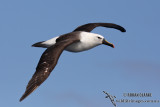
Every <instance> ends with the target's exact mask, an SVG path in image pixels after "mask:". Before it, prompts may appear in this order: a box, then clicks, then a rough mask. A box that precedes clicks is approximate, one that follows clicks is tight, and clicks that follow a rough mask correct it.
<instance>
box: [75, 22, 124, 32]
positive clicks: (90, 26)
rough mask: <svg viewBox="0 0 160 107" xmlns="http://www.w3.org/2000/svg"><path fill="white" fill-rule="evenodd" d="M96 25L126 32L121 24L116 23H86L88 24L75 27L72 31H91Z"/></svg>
mask: <svg viewBox="0 0 160 107" xmlns="http://www.w3.org/2000/svg"><path fill="white" fill-rule="evenodd" d="M96 27H107V28H114V29H117V30H120V31H121V32H126V30H125V29H124V28H123V27H122V26H120V25H116V24H113V23H88V24H85V25H82V26H79V27H77V28H76V29H75V30H74V32H75V31H86V32H91V31H92V30H93V29H94V28H96Z"/></svg>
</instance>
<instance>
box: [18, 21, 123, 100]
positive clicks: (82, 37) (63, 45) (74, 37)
mask: <svg viewBox="0 0 160 107" xmlns="http://www.w3.org/2000/svg"><path fill="white" fill-rule="evenodd" d="M96 27H106V28H114V29H117V30H119V31H121V32H126V30H125V29H124V28H123V27H122V26H120V25H117V24H114V23H88V24H84V25H81V26H79V27H77V28H76V29H75V30H73V31H72V32H70V33H67V34H63V35H60V36H57V37H54V38H52V39H49V40H47V41H41V42H37V43H35V44H33V45H32V47H42V48H47V49H46V50H45V51H44V52H43V54H42V55H41V58H40V60H39V62H38V64H37V67H36V71H35V73H34V74H33V76H32V78H31V79H30V81H29V82H28V85H27V86H26V90H25V92H24V94H23V95H22V97H21V98H20V100H19V101H20V102H21V101H22V100H24V99H25V98H26V97H27V96H28V95H30V94H31V93H32V92H33V91H34V90H36V89H37V88H38V87H39V86H40V85H41V84H42V83H43V82H44V81H45V80H46V79H47V78H48V77H49V75H50V73H51V72H52V70H53V69H54V68H55V66H56V64H57V62H58V59H59V57H60V55H61V54H62V52H63V51H64V50H66V51H69V52H73V53H75V52H81V51H85V50H89V49H91V48H94V47H96V46H98V45H101V44H104V45H108V46H110V47H112V48H114V45H113V44H112V43H110V42H108V41H107V40H106V39H105V38H104V37H103V36H102V35H100V34H96V33H91V31H92V30H93V29H94V28H96Z"/></svg>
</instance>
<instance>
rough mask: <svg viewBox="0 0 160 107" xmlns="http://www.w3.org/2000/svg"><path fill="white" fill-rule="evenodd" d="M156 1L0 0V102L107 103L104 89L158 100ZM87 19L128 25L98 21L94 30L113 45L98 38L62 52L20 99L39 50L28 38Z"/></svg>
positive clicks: (74, 106)
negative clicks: (90, 46)
mask: <svg viewBox="0 0 160 107" xmlns="http://www.w3.org/2000/svg"><path fill="white" fill-rule="evenodd" d="M159 4H160V1H159V0H132V1H129V0H119V1H113V0H112V1H111V0H96V1H93V0H79V1H77V0H54V1H53V0H25V1H24V0H0V35H1V36H0V37H1V42H0V48H1V55H0V60H1V61H0V65H1V75H0V84H1V92H0V102H1V103H0V106H1V107H2V106H3V107H11V106H14V107H35V106H38V107H44V106H45V107H107V106H109V107H112V106H113V105H112V103H111V102H110V101H109V99H106V98H105V94H104V93H103V92H102V91H107V92H108V93H110V94H111V95H115V96H116V97H117V98H116V99H123V98H124V97H123V93H133V92H134V93H152V97H151V98H132V99H136V100H137V99H141V100H145V99H153V100H160V91H159V90H160V85H159V81H160V78H159V76H160V57H159V55H160V49H159V46H160V43H159V40H160V33H159V31H160V30H159V25H160V21H159V19H160V14H159V10H160V7H159ZM92 22H108V23H116V24H119V25H121V26H123V27H124V28H126V30H127V32H126V33H121V32H120V31H117V30H115V29H106V28H101V27H100V28H96V29H95V30H93V32H94V33H99V34H101V35H103V36H104V37H105V38H106V39H107V40H108V41H109V42H111V43H113V44H114V45H115V48H114V49H113V48H111V47H107V46H103V45H102V46H98V47H96V48H94V49H91V50H89V51H85V52H80V53H70V52H66V51H65V52H63V54H62V55H61V57H60V59H59V62H58V64H57V66H56V68H55V69H54V71H53V72H52V73H51V75H50V77H49V78H48V79H47V80H46V81H45V82H44V83H43V84H42V85H41V86H40V87H39V88H38V89H37V90H36V91H35V92H33V93H32V94H31V95H30V96H28V97H27V98H26V99H25V100H24V101H22V102H19V98H20V97H21V95H22V94H23V92H24V91H25V87H26V85H27V83H28V81H29V80H30V78H31V77H32V74H33V73H34V72H35V68H36V66H37V63H38V61H39V58H40V56H41V54H42V53H43V51H44V50H45V49H42V48H33V47H31V45H32V44H33V43H35V42H39V41H43V40H47V39H50V38H52V37H55V36H58V35H61V34H65V33H68V32H71V31H72V30H74V29H75V28H76V27H77V26H79V25H82V24H86V23H92ZM128 99H131V98H129V97H128ZM117 106H118V107H128V106H129V107H135V106H136V107H143V106H145V107H159V106H160V103H140V104H137V103H117Z"/></svg>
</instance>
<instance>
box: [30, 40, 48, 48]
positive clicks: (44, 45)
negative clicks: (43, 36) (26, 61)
mask: <svg viewBox="0 0 160 107" xmlns="http://www.w3.org/2000/svg"><path fill="white" fill-rule="evenodd" d="M32 47H41V48H48V45H46V44H44V41H42V42H37V43H35V44H33V45H32Z"/></svg>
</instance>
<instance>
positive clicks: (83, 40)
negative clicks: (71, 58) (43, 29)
mask: <svg viewBox="0 0 160 107" xmlns="http://www.w3.org/2000/svg"><path fill="white" fill-rule="evenodd" d="M72 34H74V36H79V38H80V41H79V42H76V43H73V44H71V45H69V46H67V47H66V48H65V50H66V51H69V52H81V51H85V50H88V49H91V48H93V47H95V46H98V45H100V44H101V43H97V41H96V40H95V38H93V37H94V36H97V37H101V38H104V37H103V36H101V35H99V34H95V33H91V32H84V31H76V32H72ZM62 36H64V35H62ZM59 37H60V36H57V37H54V38H52V39H49V40H47V41H43V42H39V43H38V44H36V45H38V47H43V48H48V47H50V46H52V45H54V44H55V43H56V39H57V38H59Z"/></svg>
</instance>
